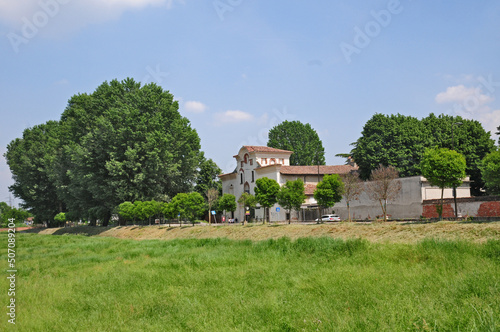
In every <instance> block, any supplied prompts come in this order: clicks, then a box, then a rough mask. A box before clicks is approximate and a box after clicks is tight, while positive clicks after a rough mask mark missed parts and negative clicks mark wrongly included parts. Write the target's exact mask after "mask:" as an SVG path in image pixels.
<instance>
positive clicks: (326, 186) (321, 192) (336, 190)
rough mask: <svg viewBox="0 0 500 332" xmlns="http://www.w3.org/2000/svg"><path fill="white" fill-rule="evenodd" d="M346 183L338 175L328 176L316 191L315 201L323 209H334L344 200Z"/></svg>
mask: <svg viewBox="0 0 500 332" xmlns="http://www.w3.org/2000/svg"><path fill="white" fill-rule="evenodd" d="M343 193H344V183H343V182H342V179H341V178H340V176H339V175H338V174H326V175H325V176H324V177H323V180H321V181H320V182H319V183H318V185H317V186H316V190H314V193H313V195H314V199H315V200H316V202H318V206H319V207H320V208H322V209H326V208H329V207H333V206H334V205H335V203H338V202H340V201H341V200H342V194H343Z"/></svg>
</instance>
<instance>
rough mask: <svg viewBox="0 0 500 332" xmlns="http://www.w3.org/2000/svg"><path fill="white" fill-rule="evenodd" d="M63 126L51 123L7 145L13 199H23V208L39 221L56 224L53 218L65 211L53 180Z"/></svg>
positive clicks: (36, 127) (39, 126)
mask: <svg viewBox="0 0 500 332" xmlns="http://www.w3.org/2000/svg"><path fill="white" fill-rule="evenodd" d="M60 129H61V128H60V125H59V123H58V122H56V121H49V122H47V123H45V124H41V125H37V126H34V127H32V128H28V129H25V130H24V132H23V136H22V138H16V139H15V140H13V141H12V142H10V144H9V145H8V146H7V152H6V153H5V155H4V156H5V158H6V160H7V164H8V165H9V168H10V170H11V172H12V177H13V179H14V184H13V185H11V186H10V187H9V189H10V191H12V193H13V194H14V196H16V197H18V198H20V199H22V200H23V204H22V206H23V207H24V208H27V209H28V210H29V211H30V212H31V213H33V214H34V215H35V218H36V220H37V221H38V222H43V221H45V222H47V223H48V225H49V226H52V225H55V221H54V216H55V215H56V214H58V213H59V212H63V211H65V209H66V206H65V203H64V201H63V198H64V197H62V193H63V192H64V191H63V190H62V188H61V187H58V183H57V182H56V181H54V178H56V177H57V175H56V168H55V167H54V164H55V161H54V156H56V155H57V154H58V150H59V149H60V136H61V131H60Z"/></svg>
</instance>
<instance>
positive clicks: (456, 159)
mask: <svg viewBox="0 0 500 332" xmlns="http://www.w3.org/2000/svg"><path fill="white" fill-rule="evenodd" d="M420 167H421V169H422V175H423V176H425V178H426V179H427V180H428V181H429V183H430V184H432V185H433V186H437V187H439V188H441V209H438V213H439V218H440V219H441V218H442V212H443V193H444V188H452V187H457V186H459V185H460V184H461V183H462V180H463V178H465V169H466V161H465V157H464V156H463V155H462V154H460V153H458V152H456V151H453V150H449V149H446V148H434V149H427V150H426V151H425V153H424V156H423V158H422V162H421V165H420Z"/></svg>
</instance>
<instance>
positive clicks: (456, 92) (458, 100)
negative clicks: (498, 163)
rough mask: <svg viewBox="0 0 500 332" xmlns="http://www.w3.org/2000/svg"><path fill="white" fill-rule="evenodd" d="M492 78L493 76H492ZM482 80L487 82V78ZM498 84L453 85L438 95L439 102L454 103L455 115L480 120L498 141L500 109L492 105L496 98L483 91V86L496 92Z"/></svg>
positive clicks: (437, 100)
mask: <svg viewBox="0 0 500 332" xmlns="http://www.w3.org/2000/svg"><path fill="white" fill-rule="evenodd" d="M490 80H491V78H490ZM478 81H480V82H487V81H486V80H485V79H482V80H479V79H478ZM495 84H497V83H496V82H493V83H491V84H489V85H488V84H482V85H478V86H476V87H474V88H473V87H470V88H468V87H465V86H464V85H457V86H451V87H449V88H447V89H446V91H445V92H441V93H439V94H438V95H437V96H436V102H437V103H439V104H449V103H453V113H454V115H459V116H461V117H463V118H465V119H471V120H477V121H479V122H480V123H481V124H482V126H483V128H484V129H485V130H486V131H489V132H491V138H493V139H494V140H495V141H496V137H495V132H496V128H497V127H498V125H500V109H497V110H494V109H493V108H492V107H490V105H489V104H490V103H492V102H493V101H494V100H495V98H494V97H493V96H492V95H491V94H489V93H486V94H485V93H483V90H482V88H483V87H484V88H485V89H486V90H489V91H490V92H492V93H494V92H495V89H494V87H496V85H495Z"/></svg>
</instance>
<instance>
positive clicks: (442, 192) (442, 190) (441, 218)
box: [439, 187, 444, 220]
mask: <svg viewBox="0 0 500 332" xmlns="http://www.w3.org/2000/svg"><path fill="white" fill-rule="evenodd" d="M443 197H444V187H443V188H441V209H439V220H443V203H444V202H443Z"/></svg>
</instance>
